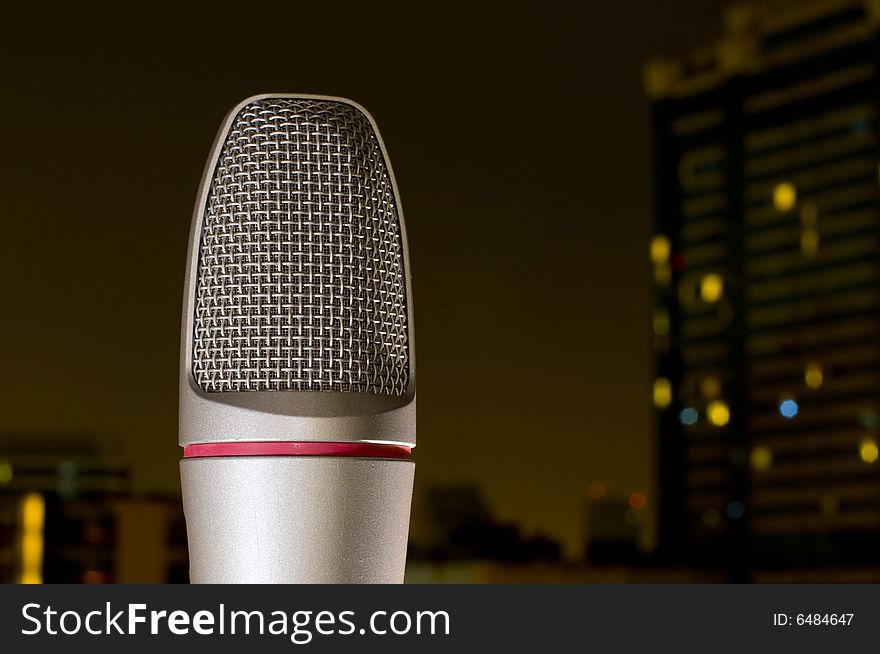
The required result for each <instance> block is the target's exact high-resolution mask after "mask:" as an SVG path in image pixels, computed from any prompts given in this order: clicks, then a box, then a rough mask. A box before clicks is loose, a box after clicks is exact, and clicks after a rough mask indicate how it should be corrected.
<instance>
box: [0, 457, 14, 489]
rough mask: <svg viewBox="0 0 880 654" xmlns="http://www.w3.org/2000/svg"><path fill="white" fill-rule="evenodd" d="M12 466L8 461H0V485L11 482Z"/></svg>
mask: <svg viewBox="0 0 880 654" xmlns="http://www.w3.org/2000/svg"><path fill="white" fill-rule="evenodd" d="M12 475H13V471H12V464H11V463H9V461H0V484H8V483H9V482H10V481H12Z"/></svg>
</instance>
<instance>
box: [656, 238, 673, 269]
mask: <svg viewBox="0 0 880 654" xmlns="http://www.w3.org/2000/svg"><path fill="white" fill-rule="evenodd" d="M671 251H672V246H671V245H670V244H669V239H668V238H666V237H665V236H663V235H657V236H655V237H654V238H652V239H651V261H652V262H653V263H654V265H655V266H659V265H661V264H664V263H666V262H667V261H669V253H670V252H671Z"/></svg>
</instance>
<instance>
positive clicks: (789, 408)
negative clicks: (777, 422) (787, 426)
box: [779, 399, 800, 420]
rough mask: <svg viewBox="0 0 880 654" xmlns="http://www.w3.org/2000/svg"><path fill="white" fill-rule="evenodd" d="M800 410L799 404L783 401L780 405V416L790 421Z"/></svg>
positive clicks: (789, 400) (792, 401)
mask: <svg viewBox="0 0 880 654" xmlns="http://www.w3.org/2000/svg"><path fill="white" fill-rule="evenodd" d="M799 409H800V407H799V406H798V403H797V402H795V401H794V400H792V399H788V400H782V402H780V403H779V414H780V415H781V416H782V417H783V418H788V419H789V420H791V419H792V418H794V417H795V416H796V415H797V414H798V410H799Z"/></svg>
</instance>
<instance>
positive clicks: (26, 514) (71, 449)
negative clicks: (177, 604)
mask: <svg viewBox="0 0 880 654" xmlns="http://www.w3.org/2000/svg"><path fill="white" fill-rule="evenodd" d="M186 580H187V555H186V531H185V526H184V521H183V512H182V509H181V503H180V499H179V498H173V497H172V498H166V497H137V496H134V495H133V494H132V492H131V474H130V468H129V466H128V465H127V463H126V461H125V460H124V458H123V457H121V456H119V455H116V454H113V453H111V452H107V451H106V450H105V449H103V448H101V447H99V446H98V445H97V444H96V443H95V442H94V441H93V440H91V439H88V438H73V437H70V436H59V437H47V436H34V435H31V436H27V437H14V436H6V437H0V582H5V583H42V582H45V583H112V582H116V583H163V582H174V581H178V582H185V581H186Z"/></svg>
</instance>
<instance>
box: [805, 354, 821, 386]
mask: <svg viewBox="0 0 880 654" xmlns="http://www.w3.org/2000/svg"><path fill="white" fill-rule="evenodd" d="M823 381H824V376H823V373H822V366H821V365H819V364H818V363H817V362H816V361H810V363H808V364H807V367H806V368H805V369H804V383H806V385H807V386H809V387H810V388H813V389H815V388H819V387H820V386H821V385H822V382H823Z"/></svg>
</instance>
